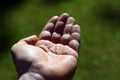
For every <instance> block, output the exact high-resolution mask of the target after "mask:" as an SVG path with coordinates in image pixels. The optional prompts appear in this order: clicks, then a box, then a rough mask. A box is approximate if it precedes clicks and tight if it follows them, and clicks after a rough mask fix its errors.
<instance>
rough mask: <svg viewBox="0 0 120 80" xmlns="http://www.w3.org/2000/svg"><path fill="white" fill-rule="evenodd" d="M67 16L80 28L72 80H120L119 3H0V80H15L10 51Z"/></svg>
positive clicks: (102, 0) (52, 0)
mask: <svg viewBox="0 0 120 80" xmlns="http://www.w3.org/2000/svg"><path fill="white" fill-rule="evenodd" d="M64 12H67V13H69V14H70V15H71V16H73V17H75V18H76V23H78V24H79V25H80V26H81V37H82V38H81V49H80V54H79V65H78V68H77V71H76V74H75V76H74V79H73V80H120V1H119V0H1V1H0V80H16V78H17V73H16V71H15V67H14V64H13V62H12V58H11V56H10V48H11V46H12V45H13V44H14V43H16V42H17V41H18V40H19V39H21V38H24V37H27V36H30V35H33V34H36V35H38V34H39V32H40V31H41V30H42V28H43V26H44V25H45V24H46V22H47V21H48V19H49V18H51V17H52V16H55V15H60V14H61V13H64Z"/></svg>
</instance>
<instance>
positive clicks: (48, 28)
mask: <svg viewBox="0 0 120 80" xmlns="http://www.w3.org/2000/svg"><path fill="white" fill-rule="evenodd" d="M57 20H58V16H54V17H52V18H51V19H50V20H49V21H48V23H47V24H46V25H45V27H44V28H43V30H42V32H41V33H40V35H39V39H45V40H50V39H51V34H52V32H53V30H54V27H55V24H56V22H57Z"/></svg>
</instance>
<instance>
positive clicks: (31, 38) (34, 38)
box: [19, 35, 38, 45]
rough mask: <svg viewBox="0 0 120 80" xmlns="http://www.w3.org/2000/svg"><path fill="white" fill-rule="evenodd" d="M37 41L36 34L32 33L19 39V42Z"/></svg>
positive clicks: (31, 43)
mask: <svg viewBox="0 0 120 80" xmlns="http://www.w3.org/2000/svg"><path fill="white" fill-rule="evenodd" d="M37 41H38V37H37V36H36V35H32V36H29V37H27V38H23V39H21V40H20V41H19V42H22V43H27V44H30V45H35V44H36V42H37Z"/></svg>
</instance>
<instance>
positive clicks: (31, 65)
mask: <svg viewBox="0 0 120 80" xmlns="http://www.w3.org/2000/svg"><path fill="white" fill-rule="evenodd" d="M79 43H80V27H79V25H77V24H75V19H74V18H73V17H71V16H69V14H67V13H63V14H61V15H60V16H54V17H52V18H51V19H50V20H49V21H48V23H47V24H46V26H45V27H44V28H43V30H42V31H41V33H40V35H39V37H37V36H36V35H32V36H30V37H27V38H24V39H21V40H20V41H18V42H17V43H16V44H14V45H13V46H12V48H11V54H12V57H13V60H14V63H15V66H16V70H17V72H18V79H19V80H72V77H73V75H74V73H75V69H76V67H77V63H78V50H79Z"/></svg>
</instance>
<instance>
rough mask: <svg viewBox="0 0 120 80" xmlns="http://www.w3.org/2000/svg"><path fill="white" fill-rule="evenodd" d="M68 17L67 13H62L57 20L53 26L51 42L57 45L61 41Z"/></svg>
mask: <svg viewBox="0 0 120 80" xmlns="http://www.w3.org/2000/svg"><path fill="white" fill-rule="evenodd" d="M68 17H69V15H68V14H67V13H63V14H62V15H61V16H60V17H59V18H58V21H57V23H56V25H55V28H54V31H53V34H52V37H51V41H52V42H54V43H59V42H60V39H61V35H62V34H63V31H64V27H65V23H66V21H67V19H68Z"/></svg>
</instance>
